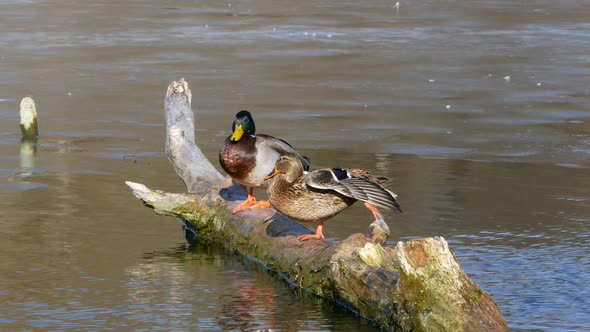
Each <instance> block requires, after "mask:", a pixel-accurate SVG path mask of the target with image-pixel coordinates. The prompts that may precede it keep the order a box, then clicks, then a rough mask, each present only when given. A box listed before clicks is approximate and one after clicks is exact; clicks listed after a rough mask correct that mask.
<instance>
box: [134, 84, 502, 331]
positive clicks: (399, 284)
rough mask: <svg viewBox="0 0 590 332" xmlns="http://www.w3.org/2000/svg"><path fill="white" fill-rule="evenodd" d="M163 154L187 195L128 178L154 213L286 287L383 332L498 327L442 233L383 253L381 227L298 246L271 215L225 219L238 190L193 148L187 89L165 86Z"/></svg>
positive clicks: (241, 195)
mask: <svg viewBox="0 0 590 332" xmlns="http://www.w3.org/2000/svg"><path fill="white" fill-rule="evenodd" d="M165 113H166V130H167V135H166V154H167V156H168V158H169V159H170V161H171V163H172V165H173V166H174V169H175V170H176V172H177V174H178V175H179V176H180V178H181V179H182V180H183V181H184V183H185V185H186V187H187V189H188V193H183V194H173V193H166V192H162V191H157V190H150V189H149V188H147V187H146V186H144V185H142V184H138V183H133V182H126V183H127V185H128V186H129V187H130V188H131V189H132V190H133V194H134V195H135V196H136V197H137V198H139V199H140V200H141V201H143V203H144V204H145V205H146V206H148V207H150V208H153V209H154V211H155V212H156V213H158V214H162V215H168V216H175V217H180V218H182V219H183V220H184V221H185V222H186V223H187V226H188V227H190V228H192V229H193V230H194V235H192V233H189V232H187V234H188V235H187V239H188V240H189V241H212V242H218V243H221V244H223V245H224V246H225V247H226V248H227V249H229V250H231V251H233V252H235V253H237V254H240V255H244V256H246V257H248V258H250V259H252V260H255V261H258V262H259V263H260V264H263V265H264V266H266V267H267V268H268V269H269V270H271V271H274V272H275V273H277V274H278V275H279V276H281V277H282V278H284V279H285V280H286V281H288V282H289V283H290V284H292V285H293V286H294V287H297V288H299V289H301V290H305V291H309V292H312V293H314V294H316V295H317V296H320V297H323V298H327V299H330V300H333V301H335V302H337V303H339V304H341V305H343V306H345V307H347V308H349V309H350V310H352V311H353V312H355V313H358V314H359V315H361V316H363V317H365V318H367V319H369V320H372V321H374V322H375V324H377V325H379V326H380V327H381V328H383V329H384V330H404V331H409V330H412V331H420V330H424V331H505V330H508V327H507V324H506V322H505V320H504V318H503V317H502V314H501V313H500V310H499V309H498V307H497V305H496V304H495V303H494V301H493V300H492V298H491V296H490V295H488V294H487V293H485V292H483V291H482V290H481V289H480V288H479V286H478V285H477V284H476V283H475V282H473V281H472V280H471V279H470V278H469V277H468V276H467V275H466V274H465V272H464V271H463V270H462V268H461V266H460V265H459V263H458V262H457V259H456V258H455V256H454V254H453V253H452V252H451V250H450V249H449V247H448V244H447V242H446V241H445V240H444V239H443V238H442V237H434V238H425V239H422V240H413V241H405V242H401V241H400V242H397V245H396V246H395V248H389V247H385V246H384V245H383V243H384V242H385V238H386V237H387V236H388V229H387V226H386V225H385V224H384V223H383V224H375V223H374V224H372V225H371V229H370V230H369V232H368V234H366V235H365V234H353V235H351V236H350V237H348V238H347V239H345V240H343V241H340V242H336V243H329V242H325V241H306V242H303V243H302V242H300V241H298V240H297V236H299V235H301V234H306V233H312V232H311V231H309V230H308V229H307V228H306V227H304V226H301V225H300V224H298V223H296V222H294V221H292V220H290V219H288V218H286V217H284V216H281V215H279V214H277V213H276V212H275V211H274V210H273V209H261V210H254V211H247V212H245V213H240V214H237V215H231V213H230V212H229V211H231V209H232V208H233V207H234V206H235V205H236V204H237V203H238V202H239V201H241V200H243V199H245V197H246V191H245V190H244V188H242V187H240V186H238V185H236V184H234V183H232V181H231V179H229V178H226V177H224V176H222V175H221V174H220V173H219V172H218V171H217V170H216V169H215V167H213V165H212V164H211V163H210V162H209V161H208V160H207V159H206V158H205V156H204V155H203V154H202V153H201V151H200V150H199V148H198V147H197V145H196V144H195V138H194V137H195V136H194V116H193V113H192V109H191V93H190V90H189V88H188V84H187V83H186V82H185V81H184V79H181V80H179V81H175V82H172V83H171V84H170V86H169V87H168V91H167V94H166V98H165Z"/></svg>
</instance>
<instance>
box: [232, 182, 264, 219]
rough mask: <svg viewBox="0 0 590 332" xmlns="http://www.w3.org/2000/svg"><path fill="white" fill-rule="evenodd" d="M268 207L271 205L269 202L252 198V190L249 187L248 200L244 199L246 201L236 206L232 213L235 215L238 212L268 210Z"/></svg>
mask: <svg viewBox="0 0 590 332" xmlns="http://www.w3.org/2000/svg"><path fill="white" fill-rule="evenodd" d="M270 206H271V205H270V202H269V201H260V202H259V201H257V200H256V197H254V188H252V187H249V188H248V198H246V200H245V201H243V202H242V203H240V204H238V206H236V207H235V208H234V210H233V211H232V212H233V213H234V214H236V213H238V212H240V211H246V210H248V209H263V208H269V207H270Z"/></svg>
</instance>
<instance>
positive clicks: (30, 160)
mask: <svg viewBox="0 0 590 332" xmlns="http://www.w3.org/2000/svg"><path fill="white" fill-rule="evenodd" d="M20 131H21V133H22V138H21V141H20V166H21V167H22V168H24V169H32V168H34V167H35V154H36V153H37V137H38V136H39V129H38V127H37V108H36V107H35V101H34V100H33V98H31V97H24V98H23V99H22V100H21V101H20Z"/></svg>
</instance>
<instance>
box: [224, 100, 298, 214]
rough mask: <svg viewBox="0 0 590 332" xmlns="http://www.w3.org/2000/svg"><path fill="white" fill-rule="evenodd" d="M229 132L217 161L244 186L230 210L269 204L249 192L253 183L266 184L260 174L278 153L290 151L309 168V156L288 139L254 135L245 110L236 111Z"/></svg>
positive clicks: (254, 132) (273, 162) (250, 116)
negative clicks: (240, 197)
mask: <svg viewBox="0 0 590 332" xmlns="http://www.w3.org/2000/svg"><path fill="white" fill-rule="evenodd" d="M232 132H233V133H232V134H231V135H230V136H229V137H228V138H226V139H225V142H224V143H223V147H222V148H221V151H220V152H219V163H220V164H221V167H222V168H223V169H224V170H225V171H226V172H227V174H229V175H230V176H231V177H232V178H233V179H234V180H236V181H237V182H238V183H240V184H242V185H244V186H247V187H248V198H247V199H246V200H245V201H243V202H242V203H241V204H239V205H238V206H237V207H235V208H234V210H233V213H237V212H239V211H242V210H246V209H248V208H263V207H270V203H268V201H264V202H262V201H261V202H257V201H256V198H255V197H254V195H253V192H254V188H255V187H266V184H265V179H264V177H265V176H266V175H268V173H270V172H271V171H272V170H273V168H274V166H275V163H276V161H277V159H278V158H279V156H280V155H281V154H285V153H290V154H293V155H294V156H296V158H297V159H298V160H299V162H300V163H301V164H302V165H303V166H302V167H304V168H305V169H309V159H308V158H307V157H304V156H302V155H301V154H299V153H298V152H297V151H296V150H295V149H294V148H293V147H292V146H291V145H289V143H287V142H285V141H283V140H282V139H278V138H275V137H272V136H269V135H263V134H258V135H256V126H255V125H254V119H252V115H251V114H250V112H248V111H240V112H238V114H236V119H235V120H234V122H233V124H232Z"/></svg>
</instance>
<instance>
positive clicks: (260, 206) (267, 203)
mask: <svg viewBox="0 0 590 332" xmlns="http://www.w3.org/2000/svg"><path fill="white" fill-rule="evenodd" d="M271 206H272V205H270V201H259V202H257V203H255V204H252V205H250V207H249V208H248V209H250V210H252V209H268V208H270V207H271Z"/></svg>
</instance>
